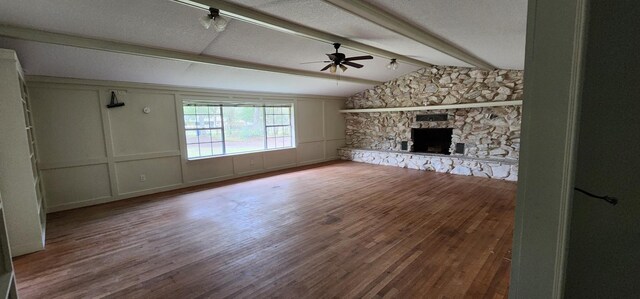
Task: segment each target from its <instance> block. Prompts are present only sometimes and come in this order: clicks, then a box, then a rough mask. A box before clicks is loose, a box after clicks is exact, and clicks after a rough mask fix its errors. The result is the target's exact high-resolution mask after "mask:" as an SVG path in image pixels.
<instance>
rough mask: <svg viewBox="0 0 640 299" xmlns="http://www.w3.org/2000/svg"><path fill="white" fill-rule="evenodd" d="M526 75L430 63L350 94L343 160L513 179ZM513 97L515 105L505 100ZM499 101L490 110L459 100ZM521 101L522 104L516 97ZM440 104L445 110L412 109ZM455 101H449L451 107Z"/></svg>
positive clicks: (514, 178) (347, 102)
mask: <svg viewBox="0 0 640 299" xmlns="http://www.w3.org/2000/svg"><path fill="white" fill-rule="evenodd" d="M522 92H523V72H522V71H518V70H492V71H485V70H478V69H469V68H459V67H445V66H435V67H432V68H428V69H422V70H419V71H417V72H413V73H410V74H407V75H405V76H402V77H400V78H397V79H395V80H393V81H389V82H386V83H384V84H382V85H379V86H376V87H374V88H372V89H369V90H365V91H363V92H361V93H358V94H355V95H353V96H352V97H350V98H348V99H347V101H346V108H347V109H371V108H402V107H407V108H408V109H407V110H400V111H397V110H395V111H387V112H380V111H374V112H353V113H347V114H346V115H345V120H346V147H344V148H342V149H340V150H339V151H338V152H339V155H340V157H341V158H342V159H345V160H352V161H359V162H366V163H372V164H380V165H391V166H398V167H406V168H414V169H421V170H429V171H436V172H444V173H452V174H460V175H472V176H480V177H488V178H496V179H504V180H512V181H514V180H517V170H518V156H519V155H518V152H519V150H520V123H521V119H522V106H520V105H519V104H516V102H515V101H518V100H522ZM510 101H513V103H514V104H509V102H510ZM482 102H500V103H504V105H500V104H499V105H497V106H495V107H482V105H478V106H480V107H473V108H467V107H465V108H457V109H456V108H454V107H455V105H456V104H467V103H482ZM518 103H519V102H518ZM438 105H445V106H446V107H451V109H449V108H448V109H446V110H426V111H416V110H415V108H416V107H425V106H438ZM451 105H453V106H451Z"/></svg>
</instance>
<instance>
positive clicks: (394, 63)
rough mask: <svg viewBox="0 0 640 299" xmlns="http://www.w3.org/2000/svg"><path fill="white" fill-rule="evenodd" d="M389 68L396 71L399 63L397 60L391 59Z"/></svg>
mask: <svg viewBox="0 0 640 299" xmlns="http://www.w3.org/2000/svg"><path fill="white" fill-rule="evenodd" d="M387 68H388V69H390V70H394V71H395V70H397V69H398V62H397V61H396V59H395V58H391V62H389V64H387Z"/></svg>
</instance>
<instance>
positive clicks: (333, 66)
mask: <svg viewBox="0 0 640 299" xmlns="http://www.w3.org/2000/svg"><path fill="white" fill-rule="evenodd" d="M333 47H334V48H335V49H336V52H335V53H331V54H327V57H329V60H327V61H317V62H323V63H329V64H327V66H325V67H323V68H322V69H321V70H320V71H321V72H323V71H326V70H329V71H330V72H331V73H335V72H336V70H337V69H338V67H339V68H340V69H342V71H343V72H344V71H346V70H347V67H346V66H347V65H348V66H351V67H355V68H357V69H359V68H361V67H363V65H362V64H359V63H355V62H353V61H355V60H366V59H373V56H371V55H365V56H354V57H346V56H345V55H344V54H343V53H339V52H338V49H339V48H340V43H334V44H333ZM317 62H310V63H317Z"/></svg>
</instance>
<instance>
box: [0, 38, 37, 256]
mask: <svg viewBox="0 0 640 299" xmlns="http://www.w3.org/2000/svg"><path fill="white" fill-rule="evenodd" d="M34 136H35V135H34V132H33V123H32V118H31V109H30V105H29V93H28V91H27V87H26V84H25V82H24V76H23V74H22V69H21V67H20V62H19V61H18V58H17V56H16V53H15V52H14V51H12V50H5V49H0V191H1V192H2V198H3V203H2V205H3V210H4V217H5V222H6V227H7V232H8V235H9V244H10V247H11V253H12V254H13V256H18V255H23V254H27V253H31V252H34V251H38V250H42V249H43V248H44V231H45V223H46V209H45V206H44V205H45V202H44V200H43V192H42V190H43V189H42V186H41V182H40V178H39V175H38V169H37V162H38V156H37V153H36V144H35V139H34V138H35V137H34Z"/></svg>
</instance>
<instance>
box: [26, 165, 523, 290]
mask: <svg viewBox="0 0 640 299" xmlns="http://www.w3.org/2000/svg"><path fill="white" fill-rule="evenodd" d="M515 189H516V184H515V183H511V182H504V181H498V180H490V179H483V178H474V177H464V176H455V175H447V174H438V173H433V172H424V171H415V170H409V169H402V168H395V167H386V166H374V165H369V164H362V163H354V162H337V163H329V164H324V165H321V166H319V167H307V168H302V169H298V170H296V171H281V172H279V173H276V174H268V175H260V176H256V177H252V178H250V179H239V180H234V181H230V182H224V183H216V184H210V185H208V186H206V187H198V188H191V189H188V190H180V191H173V192H167V193H163V194H156V195H152V196H145V197H140V198H135V199H129V200H124V201H119V202H114V203H110V204H104V205H100V206H94V207H88V208H82V209H76V210H71V211H65V212H59V213H54V214H49V220H48V225H47V247H46V250H44V251H42V252H38V253H34V254H30V255H27V256H22V257H19V258H16V259H15V260H14V263H15V268H16V275H17V281H18V287H19V293H20V295H21V297H22V298H57V297H60V298H96V297H109V298H226V297H228V298H265V297H282V298H333V297H339V298H355V297H358V298H359V297H366V298H392V297H397V298H419V297H428V298H459V297H472V298H502V297H506V296H507V289H508V285H509V269H510V265H511V260H510V258H511V240H512V233H513V222H514V219H513V217H514V215H513V214H514V202H515Z"/></svg>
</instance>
